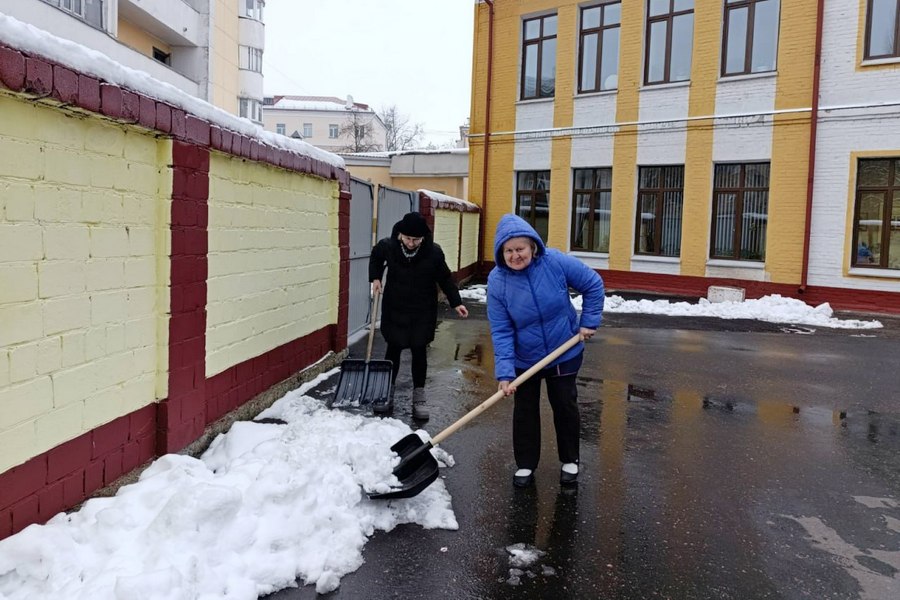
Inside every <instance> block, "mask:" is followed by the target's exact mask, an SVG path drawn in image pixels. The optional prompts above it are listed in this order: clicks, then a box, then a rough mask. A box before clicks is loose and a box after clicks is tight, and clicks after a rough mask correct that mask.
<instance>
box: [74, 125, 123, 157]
mask: <svg viewBox="0 0 900 600" xmlns="http://www.w3.org/2000/svg"><path fill="white" fill-rule="evenodd" d="M84 147H85V150H87V151H88V152H91V153H98V154H107V155H110V156H122V155H123V152H124V148H125V129H124V128H123V127H120V126H118V125H113V124H111V123H109V122H108V121H100V120H99V119H91V120H89V121H88V123H87V131H86V132H85V138H84Z"/></svg>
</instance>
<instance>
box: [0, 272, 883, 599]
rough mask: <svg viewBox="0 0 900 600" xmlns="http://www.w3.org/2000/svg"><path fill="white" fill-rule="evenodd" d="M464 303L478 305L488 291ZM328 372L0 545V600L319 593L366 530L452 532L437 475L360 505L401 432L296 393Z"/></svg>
mask: <svg viewBox="0 0 900 600" xmlns="http://www.w3.org/2000/svg"><path fill="white" fill-rule="evenodd" d="M463 295H464V297H466V298H469V299H473V300H476V301H481V300H483V298H484V297H485V287H484V286H483V285H479V286H473V287H471V288H468V289H465V290H463ZM580 300H581V298H580V297H577V298H575V299H573V304H574V305H575V306H576V307H579V306H580ZM691 307H694V308H691ZM605 312H637V313H653V314H668V315H671V316H673V317H677V316H679V315H691V316H710V317H718V318H728V319H731V318H739V319H746V318H755V319H761V320H766V321H773V322H782V323H792V324H798V325H799V324H806V325H814V326H821V327H844V328H857V329H871V328H875V327H881V324H880V323H879V322H877V321H860V320H842V319H837V318H835V317H834V316H833V314H832V312H831V309H830V307H829V306H828V305H827V304H823V305H820V306H818V307H813V306H809V305H807V304H805V303H804V302H802V301H800V300H794V299H790V298H783V297H781V296H766V297H764V298H760V299H758V300H747V301H744V302H721V303H715V304H712V303H709V302H705V301H704V300H701V301H700V302H699V303H698V304H687V303H684V302H675V303H670V302H668V301H666V300H656V301H632V300H627V301H626V300H623V299H622V298H621V297H620V296H608V297H607V299H606V307H605ZM800 333H802V331H800ZM863 335H864V334H863ZM337 372H338V369H332V370H331V371H329V372H327V373H323V374H322V375H319V376H318V377H317V378H315V379H313V380H312V381H310V382H308V383H306V384H304V385H303V386H301V387H300V388H298V389H296V390H294V391H291V392H289V393H287V394H286V395H285V396H284V397H282V398H281V399H279V400H278V401H277V402H275V404H273V405H272V406H271V407H270V408H268V409H267V410H265V411H263V412H262V413H260V414H259V415H258V416H257V417H256V419H255V420H254V421H242V422H238V423H235V424H234V425H233V426H232V427H231V429H230V430H229V431H228V432H227V433H225V434H220V435H219V436H218V437H216V439H215V440H214V441H213V443H212V445H211V446H210V448H209V449H208V450H207V451H206V452H205V453H204V454H203V455H202V456H201V457H199V458H193V457H190V456H182V455H176V454H168V455H165V456H162V457H160V458H158V459H157V460H156V461H154V462H153V463H152V464H151V465H150V467H148V468H147V469H146V470H145V471H144V472H143V473H142V474H141V476H140V479H139V480H138V481H137V482H136V483H133V484H131V485H127V486H124V487H122V488H120V489H119V491H118V493H117V494H116V495H115V496H114V497H109V498H94V499H91V500H88V501H87V502H86V503H85V504H84V505H83V506H82V508H81V509H80V510H79V511H77V512H72V513H70V514H66V513H60V514H58V515H56V516H55V517H53V518H52V519H51V520H50V521H49V522H48V523H47V524H45V525H31V526H29V527H27V528H25V529H24V530H22V531H21V532H19V533H17V534H16V535H13V536H10V537H8V538H6V539H4V540H0V599H2V600H26V599H27V600H30V599H32V598H66V599H67V600H131V599H133V598H144V599H147V600H194V599H198V600H203V599H209V600H211V599H212V598H216V599H228V600H255V599H256V598H257V596H258V595H262V594H267V593H270V592H273V591H276V590H279V589H282V588H285V587H291V586H295V585H296V580H297V579H299V580H300V581H301V582H303V583H305V584H308V585H314V586H315V587H316V590H317V591H318V592H319V593H327V592H329V591H333V590H335V589H337V588H338V587H339V586H340V582H341V578H342V577H343V576H344V575H346V574H348V573H351V572H353V571H355V570H356V569H358V568H359V567H360V566H361V565H362V564H363V556H362V552H363V548H364V546H365V544H366V541H367V540H368V538H369V537H371V536H372V535H373V534H374V532H375V531H376V530H382V531H385V532H389V531H391V530H392V529H393V528H394V527H396V526H397V525H399V524H402V523H410V524H418V525H419V526H421V527H424V528H432V529H437V528H441V529H448V530H457V529H458V528H459V525H458V522H457V520H456V515H455V514H454V512H453V504H452V497H451V495H450V490H448V489H447V487H446V486H445V484H444V481H443V478H442V477H438V478H437V480H436V481H435V482H434V483H433V484H431V485H430V486H429V487H427V488H426V489H425V490H423V491H422V492H421V493H420V494H419V495H417V496H414V497H412V498H407V499H401V500H392V501H390V502H386V501H383V500H370V499H369V498H368V497H367V495H366V494H365V491H374V492H384V491H387V490H389V489H390V486H391V485H392V484H393V485H396V483H397V482H396V480H395V479H393V476H392V474H391V471H392V468H393V466H394V465H395V464H396V461H397V460H399V459H398V458H397V457H396V456H394V455H393V453H392V452H391V451H390V446H391V445H392V444H394V443H395V442H397V441H399V440H400V439H401V438H403V437H404V436H405V435H407V434H409V433H410V432H411V429H410V428H409V426H408V425H406V424H404V423H403V422H401V421H399V420H397V419H394V418H377V417H373V416H368V415H365V414H354V413H353V412H351V411H343V410H336V409H335V410H331V409H328V408H326V407H325V405H324V403H323V401H322V400H321V399H315V398H313V397H311V396H308V395H306V393H307V392H308V391H309V390H310V389H311V388H313V387H316V386H318V385H320V384H323V382H327V381H329V380H330V381H334V379H333V378H334V376H335V375H336V374H337ZM326 385H327V384H326ZM333 391H334V390H333V389H332V390H330V391H329V390H324V395H325V396H326V397H327V396H329V395H330V393H333ZM273 420H277V422H273ZM416 433H417V434H418V435H419V436H420V437H421V438H422V439H423V440H428V439H430V438H429V435H428V433H427V432H425V431H424V430H418V431H417V432H416ZM431 452H432V453H433V454H434V456H435V458H436V459H437V461H438V464H439V465H440V467H441V469H447V468H452V467H453V466H454V464H455V460H454V458H453V456H452V455H451V454H448V453H447V452H446V451H445V450H444V449H443V448H441V447H440V446H438V447H437V448H434V449H432V450H431ZM506 551H507V559H508V561H509V566H510V568H509V579H508V580H507V583H508V584H509V585H516V584H517V583H518V582H519V578H520V577H521V576H522V574H523V573H524V571H523V568H524V569H527V568H529V567H533V566H534V565H535V563H537V562H538V561H539V560H540V557H541V551H540V550H539V549H537V548H535V547H534V546H527V545H524V544H522V543H515V544H512V545H510V546H508V547H507V548H506Z"/></svg>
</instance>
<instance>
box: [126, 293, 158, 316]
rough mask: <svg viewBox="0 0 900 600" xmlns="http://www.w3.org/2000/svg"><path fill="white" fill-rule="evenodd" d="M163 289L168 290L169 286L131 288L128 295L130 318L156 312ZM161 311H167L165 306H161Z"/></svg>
mask: <svg viewBox="0 0 900 600" xmlns="http://www.w3.org/2000/svg"><path fill="white" fill-rule="evenodd" d="M163 290H167V288H165V287H162V286H161V287H160V288H158V289H157V288H153V287H142V288H131V289H129V290H128V291H127V296H126V298H127V303H128V318H129V319H133V318H135V317H144V316H147V315H153V314H156V312H157V302H158V300H159V294H160V293H161V292H162V291H163ZM159 312H161V313H162V312H165V310H164V308H163V307H160V308H159Z"/></svg>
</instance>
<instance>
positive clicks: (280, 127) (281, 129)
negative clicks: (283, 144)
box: [275, 123, 287, 135]
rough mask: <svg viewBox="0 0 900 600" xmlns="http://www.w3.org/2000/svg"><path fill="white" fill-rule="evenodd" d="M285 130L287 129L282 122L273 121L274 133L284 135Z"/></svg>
mask: <svg viewBox="0 0 900 600" xmlns="http://www.w3.org/2000/svg"><path fill="white" fill-rule="evenodd" d="M285 131H287V127H285V125H284V123H275V133H280V134H281V135H284V134H285Z"/></svg>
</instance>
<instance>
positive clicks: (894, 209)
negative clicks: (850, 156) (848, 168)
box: [853, 158, 900, 269]
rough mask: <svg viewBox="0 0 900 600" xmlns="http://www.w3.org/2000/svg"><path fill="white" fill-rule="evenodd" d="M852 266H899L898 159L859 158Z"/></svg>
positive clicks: (889, 267) (899, 210)
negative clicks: (854, 249) (854, 250)
mask: <svg viewBox="0 0 900 600" xmlns="http://www.w3.org/2000/svg"><path fill="white" fill-rule="evenodd" d="M853 227H854V231H853V247H854V248H856V253H855V257H854V258H853V266H855V267H876V268H882V269H900V159H896V158H877V159H864V160H860V161H859V165H858V170H857V173H856V207H855V209H854V212H853Z"/></svg>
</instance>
